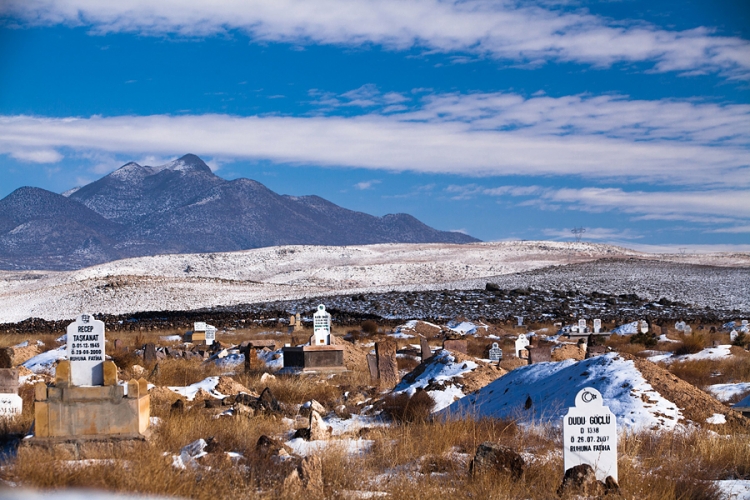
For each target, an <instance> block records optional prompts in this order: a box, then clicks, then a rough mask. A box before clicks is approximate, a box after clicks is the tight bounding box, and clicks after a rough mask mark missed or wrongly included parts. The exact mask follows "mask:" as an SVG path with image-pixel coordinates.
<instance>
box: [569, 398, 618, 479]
mask: <svg viewBox="0 0 750 500" xmlns="http://www.w3.org/2000/svg"><path fill="white" fill-rule="evenodd" d="M603 403H604V402H603V400H602V395H601V393H600V392H599V391H597V390H596V389H594V388H593V387H586V388H584V389H581V390H580V391H578V394H577V395H576V400H575V406H574V407H571V408H570V409H569V410H568V413H567V415H565V417H563V460H564V461H565V470H566V471H567V470H568V469H570V468H571V467H575V466H576V465H581V464H589V465H590V466H591V467H592V468H593V469H594V471H595V472H596V478H597V479H598V480H600V481H604V480H605V479H606V478H607V476H612V477H613V478H614V479H615V481H617V422H615V415H614V414H613V413H612V412H611V411H610V410H609V407H607V406H604V404H603Z"/></svg>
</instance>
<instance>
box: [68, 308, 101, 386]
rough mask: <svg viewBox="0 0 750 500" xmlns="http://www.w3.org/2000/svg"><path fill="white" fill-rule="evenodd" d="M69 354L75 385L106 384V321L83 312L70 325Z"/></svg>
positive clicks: (71, 375) (71, 373)
mask: <svg viewBox="0 0 750 500" xmlns="http://www.w3.org/2000/svg"><path fill="white" fill-rule="evenodd" d="M67 337H68V339H67V340H68V345H67V354H68V360H69V361H70V379H71V383H72V384H73V385H103V384H104V322H103V321H99V320H96V319H94V317H93V316H92V315H90V314H81V315H80V316H78V317H77V318H76V320H75V323H71V324H69V325H68V335H67Z"/></svg>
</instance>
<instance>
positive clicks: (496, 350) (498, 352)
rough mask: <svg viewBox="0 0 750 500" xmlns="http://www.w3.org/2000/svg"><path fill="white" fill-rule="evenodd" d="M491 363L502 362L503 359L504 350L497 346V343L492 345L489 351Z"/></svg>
mask: <svg viewBox="0 0 750 500" xmlns="http://www.w3.org/2000/svg"><path fill="white" fill-rule="evenodd" d="M489 357H490V361H500V360H501V359H503V350H502V349H500V347H499V346H498V345H497V342H493V343H492V347H490V351H489Z"/></svg>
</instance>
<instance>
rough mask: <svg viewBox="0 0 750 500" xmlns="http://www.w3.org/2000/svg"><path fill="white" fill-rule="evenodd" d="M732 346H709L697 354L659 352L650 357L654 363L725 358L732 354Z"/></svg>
mask: <svg viewBox="0 0 750 500" xmlns="http://www.w3.org/2000/svg"><path fill="white" fill-rule="evenodd" d="M731 349H732V346H731V345H728V344H725V345H718V346H716V347H707V348H705V349H703V350H702V351H699V352H696V353H695V354H683V355H682V356H675V355H674V354H672V353H667V354H657V355H656V356H651V357H649V358H648V360H649V361H651V362H652V363H658V362H662V363H674V362H675V361H700V360H705V359H725V358H728V357H731V356H732V350H731Z"/></svg>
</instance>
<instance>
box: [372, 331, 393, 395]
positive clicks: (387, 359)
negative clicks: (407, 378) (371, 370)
mask: <svg viewBox="0 0 750 500" xmlns="http://www.w3.org/2000/svg"><path fill="white" fill-rule="evenodd" d="M396 347H397V346H396V342H394V341H393V340H390V339H389V340H384V341H382V342H375V356H377V363H378V379H379V380H380V386H381V387H388V388H393V387H395V386H396V384H398V362H397V361H396Z"/></svg>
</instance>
